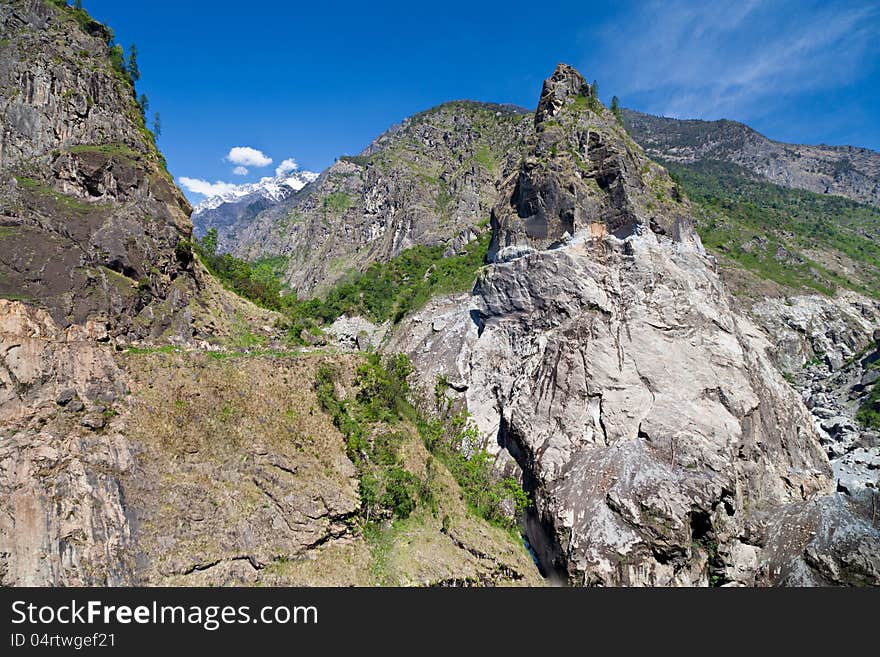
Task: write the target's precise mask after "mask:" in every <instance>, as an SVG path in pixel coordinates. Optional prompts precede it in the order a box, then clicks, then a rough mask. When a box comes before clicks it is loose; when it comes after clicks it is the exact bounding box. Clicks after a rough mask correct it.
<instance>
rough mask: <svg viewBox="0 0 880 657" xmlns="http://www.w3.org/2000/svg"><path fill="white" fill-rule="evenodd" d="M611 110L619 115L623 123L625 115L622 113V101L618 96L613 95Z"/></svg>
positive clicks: (615, 114) (618, 118)
mask: <svg viewBox="0 0 880 657" xmlns="http://www.w3.org/2000/svg"><path fill="white" fill-rule="evenodd" d="M611 112H612V114H614V116H616V117H617V120H618V121H619V122H620V123H623V115H622V114H621V113H620V101H619V100H618V98H617V96H612V97H611Z"/></svg>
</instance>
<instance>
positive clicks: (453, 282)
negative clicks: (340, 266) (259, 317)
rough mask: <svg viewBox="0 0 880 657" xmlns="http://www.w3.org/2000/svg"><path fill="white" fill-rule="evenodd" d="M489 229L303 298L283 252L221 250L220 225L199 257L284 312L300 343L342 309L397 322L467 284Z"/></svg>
mask: <svg viewBox="0 0 880 657" xmlns="http://www.w3.org/2000/svg"><path fill="white" fill-rule="evenodd" d="M489 239H490V234H489V233H488V232H486V233H484V234H483V236H482V237H481V238H480V239H479V240H477V241H475V242H472V243H471V244H469V245H468V246H467V247H466V249H465V250H464V252H462V253H460V254H458V255H454V256H450V257H444V255H443V253H444V250H445V248H444V247H443V246H416V247H413V248H411V249H407V250H406V251H404V252H403V253H401V254H400V255H399V256H398V257H396V258H394V259H393V260H390V261H389V262H383V263H374V264H372V265H370V266H369V267H368V268H367V270H366V271H363V272H351V273H349V274H348V275H347V276H345V277H343V279H342V280H341V281H339V282H338V283H337V284H336V285H335V286H334V287H333V288H332V289H331V290H330V291H329V292H328V293H327V295H326V296H325V297H324V298H323V299H320V298H313V299H309V300H299V299H297V297H296V295H295V294H294V293H293V292H292V291H291V290H289V289H288V288H287V287H285V286H284V285H282V284H281V282H280V281H279V278H280V277H282V276H283V275H284V273H285V272H286V271H287V265H288V260H287V258H286V257H284V256H276V257H271V258H264V259H261V260H258V261H255V262H250V263H249V262H246V261H244V260H241V259H239V258H235V257H234V256H232V255H230V254H228V253H226V254H223V255H219V254H217V231H216V229H213V228H212V229H211V230H209V231H208V232H207V234H206V235H205V237H204V238H203V239H201V240H200V241H198V242H197V243H196V245H195V250H196V252H197V253H198V255H199V258H200V259H201V261H202V262H203V263H204V265H205V266H206V267H207V268H208V270H209V271H210V272H211V273H212V274H214V276H215V277H216V278H217V279H218V280H219V281H220V282H221V284H222V285H223V286H224V287H225V288H227V289H228V290H231V291H233V292H235V293H236V294H239V295H240V296H242V297H244V298H246V299H249V300H250V301H252V302H254V303H256V304H257V305H258V306H261V307H263V308H267V309H269V310H275V311H278V312H281V313H282V314H283V315H285V317H286V320H285V321H286V324H285V328H287V329H288V334H289V335H290V338H291V340H293V341H294V342H297V343H301V342H302V340H301V338H300V336H301V333H302V331H303V329H305V330H306V331H311V332H315V331H316V329H317V327H318V326H320V325H322V324H326V323H329V322H333V321H335V320H336V319H337V318H338V317H340V316H341V315H343V314H349V315H361V316H363V317H366V318H367V319H369V320H371V321H373V322H376V323H382V322H384V321H386V320H391V321H392V322H395V323H396V322H399V321H400V320H401V319H403V318H404V317H405V316H406V315H407V314H408V313H410V312H413V311H416V310H419V309H420V308H422V307H423V306H424V305H425V304H426V303H427V302H428V300H429V299H430V298H431V297H433V296H435V295H439V294H451V293H455V292H461V291H465V290H467V289H468V288H469V287H470V286H472V285H473V283H474V280H475V279H476V276H477V271H478V270H479V269H480V267H482V266H483V264H484V261H485V257H486V251H487V249H488V247H489Z"/></svg>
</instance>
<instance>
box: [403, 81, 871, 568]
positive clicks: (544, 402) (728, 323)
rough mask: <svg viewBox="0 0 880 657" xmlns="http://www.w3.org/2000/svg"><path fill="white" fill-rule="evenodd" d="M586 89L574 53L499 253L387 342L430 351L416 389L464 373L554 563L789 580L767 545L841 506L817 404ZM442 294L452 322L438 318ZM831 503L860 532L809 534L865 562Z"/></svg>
mask: <svg viewBox="0 0 880 657" xmlns="http://www.w3.org/2000/svg"><path fill="white" fill-rule="evenodd" d="M548 87H551V88H552V90H551V91H549V92H548ZM583 88H584V87H583V84H582V78H581V77H580V76H579V74H576V72H573V71H572V70H571V69H569V68H567V67H560V68H559V69H557V71H556V72H555V73H554V75H553V77H551V78H550V79H549V80H548V81H547V83H546V84H545V93H544V94H542V101H541V102H542V104H545V100H546V99H548V98H549V99H551V100H552V103H551V105H550V107H548V108H545V111H542V110H541V107H539V111H538V112H537V127H536V135H535V138H534V141H533V142H530V143H534V150H533V151H532V152H531V153H530V154H528V155H527V156H526V159H525V162H524V164H523V166H522V169H521V171H520V173H519V174H518V175H517V176H514V177H513V178H512V179H511V181H510V182H509V183H508V185H507V187H506V194H504V195H503V196H502V200H501V201H500V202H499V204H498V206H497V207H496V209H495V210H494V211H493V231H494V239H493V244H494V245H495V246H496V247H497V251H496V253H500V254H502V255H504V257H500V258H498V257H496V258H495V264H493V265H490V266H489V267H487V268H486V269H485V270H484V271H483V272H482V274H481V276H480V277H479V279H478V281H477V284H476V286H475V289H474V293H473V296H472V297H471V298H470V299H458V300H455V299H450V300H449V301H446V302H443V303H444V304H445V305H443V307H442V308H433V307H432V309H431V310H430V311H428V313H427V315H426V314H418V315H416V321H415V322H413V323H411V324H410V325H409V326H406V327H405V328H402V329H400V331H399V332H398V334H397V338H396V340H397V341H396V342H392V346H391V348H399V347H405V348H406V350H407V351H408V352H409V353H410V354H412V356H413V358H414V359H415V360H416V361H417V362H426V363H427V362H432V363H433V366H432V367H430V368H426V370H425V373H424V374H423V380H422V385H423V387H424V388H428V386H429V385H433V381H432V380H431V378H430V377H434V378H436V376H437V375H438V374H442V375H444V376H445V377H446V378H447V379H448V380H450V381H452V380H455V381H457V382H458V383H457V385H456V389H457V390H460V391H461V397H462V399H463V400H464V402H465V403H466V404H467V405H468V407H469V408H470V409H471V410H472V411H473V412H474V415H475V418H476V419H477V421H478V423H479V424H480V428H481V430H482V431H483V432H484V434H485V435H486V436H487V439H488V440H490V441H491V442H497V449H500V450H503V451H502V454H503V453H504V452H507V453H509V454H510V455H512V456H513V457H514V458H515V459H516V461H517V463H518V464H519V466H520V468H521V469H522V473H523V479H524V482H525V484H526V485H527V487H528V488H530V489H531V491H532V492H533V495H534V498H535V502H536V508H535V512H534V514H533V515H532V516H531V517H530V518H528V519H527V534H528V536H529V539H530V542H531V544H532V546H533V547H534V548H535V549H536V551H537V552H538V554H539V556H540V558H541V561H542V564H543V566H544V568H545V570H546V571H547V572H548V573H555V574H558V575H560V576H562V577H563V578H564V579H565V580H566V581H568V582H572V583H584V584H604V585H623V584H627V585H705V584H714V585H723V584H746V585H750V584H756V583H759V584H784V583H791V581H789V580H787V579H786V578H785V577H783V576H782V575H780V573H781V570H780V568H778V567H773V566H768V565H767V563H768V560H771V559H776V560H778V559H783V560H788V561H786V563H789V562H794V561H796V560H797V559H800V555H801V554H802V553H803V550H804V549H805V547H804V545H803V544H801V543H798V542H797V541H781V542H780V540H777V539H778V537H779V533H778V532H776V533H774V531H775V530H774V529H773V527H775V525H772V523H774V522H777V521H779V518H781V517H783V514H788V515H786V517H789V516H792V517H794V515H797V514H800V515H797V517H798V518H799V522H802V524H803V525H806V524H809V523H817V522H822V520H821V518H820V515H821V513H822V512H821V509H824V508H827V505H834V504H837V503H838V500H837V498H836V497H830V498H829V497H824V496H826V495H828V494H829V493H831V492H832V490H833V482H832V473H831V468H830V465H829V462H828V459H827V457H826V455H825V454H824V452H823V449H822V447H821V446H820V441H819V435H818V434H817V432H816V429H815V428H814V426H813V419H812V418H811V416H810V413H809V412H808V410H807V409H806V407H805V406H804V404H803V403H802V401H801V399H800V396H799V395H798V394H797V393H796V392H795V391H794V390H793V389H792V388H791V387H790V385H789V384H788V383H787V382H786V381H785V379H784V378H783V376H782V374H781V373H780V371H779V370H778V369H777V367H776V366H775V364H774V362H773V361H772V359H771V356H770V351H771V344H770V342H769V341H768V340H767V338H766V336H765V334H764V333H763V332H762V331H761V330H760V329H759V328H758V327H757V326H756V325H755V324H754V323H753V322H752V321H750V320H749V319H747V318H746V317H744V316H743V315H741V314H740V313H738V312H737V311H736V310H735V309H734V307H733V306H732V304H731V301H730V298H729V297H728V296H727V294H726V293H725V291H724V289H723V286H722V284H721V282H720V279H719V278H718V276H717V274H716V273H715V271H714V263H713V261H712V260H711V259H710V258H708V257H707V256H706V255H705V254H704V252H703V250H702V247H701V246H700V243H699V239H698V238H697V237H696V236H695V234H694V231H693V224H692V222H691V221H690V219H689V216H690V213H689V207H688V204H687V201H686V200H685V199H683V198H681V197H677V196H676V195H675V187H674V185H672V184H671V183H668V184H667V183H666V182H665V181H666V180H667V178H666V177H665V173H664V172H663V171H662V169H660V168H659V167H656V165H652V164H650V163H647V164H646V160H645V159H644V156H643V155H642V154H641V152H640V149H638V147H636V146H635V145H634V144H633V143H632V142H631V141H630V140H628V138H627V136H626V135H625V133H624V131H623V130H622V128H621V127H620V126H619V125H618V124H617V122H616V120H615V118H614V117H613V116H612V115H611V114H610V113H609V112H607V111H605V110H604V109H603V108H601V106H596V105H591V104H590V103H589V102H588V101H587V100H585V99H584V98H583V96H582V95H581V94H582V93H583V92H582V91H581V90H583ZM548 123H549V125H546V124H548ZM548 134H549V135H551V137H549V139H550V141H551V142H552V144H546V143H544V140H546V139H548V137H547V135H548ZM588 163H594V164H593V165H589V164H588ZM584 164H586V165H587V166H582V165H584ZM597 178H602V179H603V180H604V184H603V183H600V182H598V180H597ZM649 190H650V191H651V192H654V193H653V197H654V200H650V196H651V194H650V193H649ZM505 199H506V200H505ZM649 202H650V204H651V207H650V209H649ZM512 246H516V247H517V248H518V249H519V250H518V251H517V252H516V253H512V252H510V251H509V250H508V251H505V249H510V247H512ZM437 303H439V302H437ZM435 305H436V303H435ZM437 311H442V312H440V316H441V317H442V318H443V324H444V326H445V327H449V333H448V334H447V335H445V336H444V334H443V333H442V332H441V333H440V334H439V335H438V334H437V333H435V332H434V331H433V330H429V328H428V327H429V324H428V315H431V314H432V313H434V312H437ZM500 461H501V462H504V461H505V459H504V458H502V459H500ZM817 500H818V501H817ZM806 517H809V518H811V519H810V520H809V521H807V520H806ZM839 517H840V518H849V519H850V520H848V521H847V522H848V529H847V530H846V531H852V532H853V533H854V534H859V535H863V536H865V537H866V539H865V540H866V541H867V542H865V541H862V542H858V541H857V542H846V541H831V542H824V543H822V542H817V543H816V544H815V545H814V547H813V548H812V549H814V550H818V551H819V552H822V550H824V549H826V548H827V549H828V556H827V558H828V559H831V560H836V561H838V562H839V561H840V560H841V559H843V560H844V561H846V560H847V559H850V558H854V559H856V560H858V559H857V558H856V557H854V556H853V555H852V554H851V552H852V550H856V551H859V550H868V551H869V552H870V551H871V550H872V549H873V547H872V546H873V545H874V542H873V538H871V536H873V535H874V533H876V530H875V528H874V527H873V526H872V525H871V521H870V520H869V521H867V522H866V521H865V520H864V518H863V517H861V516H857V514H856V515H853V514H849V513H847V514H844V513H841V514H839ZM772 541H776V542H773V543H772V546H771V547H769V548H768V545H770V543H769V542H772ZM831 552H834V554H833V555H832V554H831ZM780 555H781V556H780ZM872 558H873V557H872ZM815 562H816V560H815V559H814V560H813V561H812V562H810V563H808V564H807V566H806V568H807V569H808V570H811V569H813V568H814V564H815ZM774 563H775V562H774ZM811 564H813V565H811ZM860 572H861V571H860ZM865 572H867V573H868V575H866V581H871V577H872V575H871V574H870V573H872V572H873V571H872V570H871V569H870V568H868V567H866V569H865ZM820 580H821V578H819V577H818V576H817V579H816V580H815V581H817V582H818V581H820Z"/></svg>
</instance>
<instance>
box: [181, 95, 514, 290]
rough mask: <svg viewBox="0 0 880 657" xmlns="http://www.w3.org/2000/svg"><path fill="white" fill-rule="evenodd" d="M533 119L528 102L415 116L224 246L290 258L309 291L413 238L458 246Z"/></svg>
mask: <svg viewBox="0 0 880 657" xmlns="http://www.w3.org/2000/svg"><path fill="white" fill-rule="evenodd" d="M527 125H528V113H527V112H525V111H524V110H520V109H518V108H513V107H510V106H502V105H490V104H484V103H471V102H453V103H446V104H444V105H440V106H439V107H435V108H433V109H430V110H428V111H426V112H422V113H420V114H417V115H415V116H413V117H410V118H408V119H406V120H405V121H404V122H403V123H402V124H401V125H399V126H396V127H394V128H392V129H391V130H389V131H388V132H386V133H385V134H383V135H381V136H380V137H379V138H378V139H376V140H375V141H374V142H373V143H372V144H371V145H370V146H368V147H367V148H366V149H365V150H364V151H363V152H362V153H361V154H360V155H357V156H352V157H341V158H339V160H338V161H337V162H336V163H335V164H334V165H333V166H331V167H330V168H329V169H327V170H326V171H324V172H323V173H322V174H321V176H320V177H319V178H318V180H316V181H315V182H314V183H312V184H310V185H308V186H307V187H305V188H304V189H303V190H302V191H301V192H299V193H297V194H295V195H293V196H291V197H290V198H288V199H286V200H285V201H282V202H281V203H279V204H277V205H274V206H272V207H271V208H268V209H266V210H264V211H263V212H261V213H259V214H257V216H256V217H255V218H250V217H248V218H247V220H246V221H241V222H237V223H236V224H234V225H232V226H231V227H229V228H228V229H226V230H221V231H220V238H221V239H220V247H221V250H224V249H228V250H229V251H230V252H231V253H233V254H234V255H237V256H239V257H242V258H245V259H249V260H253V259H257V258H260V257H265V256H283V257H285V258H287V275H286V277H285V278H286V281H287V282H288V283H289V284H290V285H291V286H292V287H293V288H294V289H295V290H296V291H297V292H298V293H299V294H301V295H302V296H307V295H310V294H312V293H314V292H315V291H319V292H320V291H324V290H326V289H327V288H328V287H329V286H330V285H332V284H333V283H334V282H335V281H337V280H338V279H339V278H340V277H341V276H342V275H343V274H344V273H345V272H346V271H347V270H349V269H363V268H364V267H366V266H367V265H369V264H370V263H372V262H376V261H384V260H388V259H389V258H392V257H394V256H396V255H398V254H399V253H400V252H401V251H403V250H404V249H406V248H408V247H411V246H415V245H428V246H436V245H441V244H442V245H444V246H447V247H448V248H449V249H450V252H456V251H457V250H458V249H461V248H462V247H463V246H464V245H466V244H468V243H470V242H471V241H473V240H475V239H477V238H478V236H479V234H481V233H482V232H483V231H484V230H485V225H486V220H487V219H488V216H489V211H490V209H491V208H492V206H493V205H494V204H495V201H496V199H497V187H498V185H499V184H500V182H501V181H502V180H504V179H505V177H507V176H508V175H509V174H510V172H511V171H513V170H514V168H515V167H516V165H517V164H518V162H519V156H520V151H521V147H520V142H521V138H522V134H523V132H524V131H525V129H526V127H527ZM196 220H197V221H198V218H196Z"/></svg>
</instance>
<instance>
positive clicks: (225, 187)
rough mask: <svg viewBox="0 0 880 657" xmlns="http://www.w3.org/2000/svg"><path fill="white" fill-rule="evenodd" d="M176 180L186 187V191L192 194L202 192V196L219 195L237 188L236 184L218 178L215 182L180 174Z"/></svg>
mask: <svg viewBox="0 0 880 657" xmlns="http://www.w3.org/2000/svg"><path fill="white" fill-rule="evenodd" d="M178 182H179V183H180V184H181V186H183V188H184V189H186V190H187V191H188V192H192V193H193V194H202V195H203V196H220V195H222V194H231V193H233V192H235V191H236V190H237V189H238V187H239V186H238V185H234V184H232V183H228V182H222V181H220V180H218V181H217V182H213V183H211V182H208V181H207V180H202V179H201V178H187V177H186V176H181V177H180V178H178Z"/></svg>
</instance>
